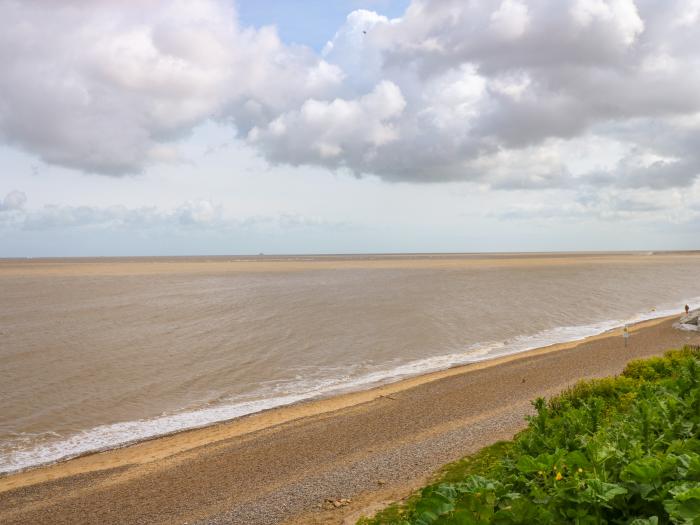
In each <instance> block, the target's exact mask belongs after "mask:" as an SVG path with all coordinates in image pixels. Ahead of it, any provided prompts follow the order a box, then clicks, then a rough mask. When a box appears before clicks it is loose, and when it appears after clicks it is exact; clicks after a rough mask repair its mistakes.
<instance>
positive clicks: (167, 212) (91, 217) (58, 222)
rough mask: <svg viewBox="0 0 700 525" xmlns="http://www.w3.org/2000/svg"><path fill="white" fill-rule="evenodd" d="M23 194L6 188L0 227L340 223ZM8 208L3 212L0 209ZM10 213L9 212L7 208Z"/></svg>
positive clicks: (142, 231)
mask: <svg viewBox="0 0 700 525" xmlns="http://www.w3.org/2000/svg"><path fill="white" fill-rule="evenodd" d="M25 202H26V196H25V195H24V193H22V192H17V191H14V192H11V193H9V194H8V195H7V196H6V197H5V199H4V200H3V201H0V231H3V232H5V233H7V232H10V231H14V232H56V231H64V232H65V231H74V232H90V231H93V232H100V231H104V232H132V233H134V234H138V235H141V236H143V235H159V234H176V235H188V234H189V233H197V234H198V233H204V232H208V233H217V234H222V235H226V234H229V233H234V232H242V231H251V230H255V231H258V232H270V231H272V232H284V231H288V230H292V229H314V228H339V227H342V226H343V225H342V223H338V222H333V221H328V220H326V219H323V218H321V217H316V216H306V215H301V214H298V213H293V212H281V213H278V214H271V215H249V216H237V215H234V214H231V213H226V210H225V209H224V207H223V206H222V205H221V204H218V203H215V202H213V201H211V200H207V199H204V200H188V201H185V202H183V203H181V204H179V205H177V206H174V207H172V208H158V207H155V206H144V207H129V206H123V205H116V206H105V207H100V206H87V205H84V206H70V205H59V204H47V205H44V206H42V207H39V208H35V209H28V208H26V207H25V205H24V203H25ZM4 212H8V213H4ZM9 212H12V213H9Z"/></svg>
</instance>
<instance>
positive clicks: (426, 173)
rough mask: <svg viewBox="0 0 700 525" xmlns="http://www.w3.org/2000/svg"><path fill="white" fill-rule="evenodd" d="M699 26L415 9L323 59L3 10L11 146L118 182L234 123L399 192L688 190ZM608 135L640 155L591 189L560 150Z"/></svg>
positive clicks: (48, 13)
mask: <svg viewBox="0 0 700 525" xmlns="http://www.w3.org/2000/svg"><path fill="white" fill-rule="evenodd" d="M696 11H697V2H691V1H689V0H670V1H669V2H663V3H661V2H634V1H633V0H569V1H561V0H542V1H538V2H528V3H526V2H522V1H520V0H502V1H501V2H498V3H494V2H491V1H487V0H478V1H474V2H463V1H461V0H414V1H413V2H411V4H410V6H409V7H408V9H407V11H406V12H405V14H404V16H402V17H401V18H397V19H393V20H392V19H388V18H387V17H385V16H382V15H381V14H378V13H374V12H372V11H368V10H357V11H355V12H353V13H350V15H349V16H348V17H347V20H346V22H345V23H344V24H343V26H342V27H340V28H338V29H337V31H335V35H334V37H333V38H332V39H331V41H330V42H329V43H328V44H327V45H326V47H325V49H324V51H323V53H322V54H320V55H319V54H316V53H314V52H313V51H312V50H311V49H309V48H305V47H303V46H296V45H294V46H293V45H287V44H285V43H284V42H282V41H280V39H279V36H278V34H277V32H276V30H275V29H274V28H272V27H262V28H246V27H242V26H241V24H240V23H239V21H238V20H237V16H236V12H235V9H234V7H233V6H232V4H231V3H230V2H226V1H224V0H194V1H192V2H185V1H183V0H163V1H159V2H156V1H151V2H143V3H142V2H139V3H125V2H117V1H116V0H104V1H102V2H97V3H89V4H85V3H81V2H62V3H60V5H56V4H55V3H51V4H49V3H47V2H43V1H38V0H34V1H28V2H17V1H10V0H0V16H2V18H3V20H4V21H5V24H4V27H5V31H3V32H2V34H0V59H2V61H3V66H4V69H3V75H2V76H1V77H0V139H2V140H4V141H5V142H6V143H9V144H14V145H17V146H19V147H21V148H23V149H25V150H26V151H29V152H31V153H33V154H35V155H37V156H39V157H40V158H41V159H43V160H44V161H45V162H47V163H50V164H59V165H62V166H69V167H73V168H77V169H80V170H83V171H87V172H97V173H103V174H113V175H115V174H125V173H133V172H139V171H141V170H143V169H144V167H146V166H149V165H152V164H154V163H161V162H174V161H181V160H183V158H186V156H185V155H184V154H183V153H182V152H181V151H180V150H179V149H178V146H179V144H180V141H181V140H182V138H183V137H186V136H187V135H188V134H189V133H190V132H191V130H192V129H193V128H194V127H195V126H198V125H200V124H202V123H203V122H206V121H208V120H216V121H218V122H220V123H226V124H227V125H230V126H231V133H232V134H233V133H237V134H238V136H239V137H243V138H246V139H247V140H248V144H249V145H251V146H253V147H255V148H257V151H258V152H259V153H261V154H262V155H263V156H264V157H265V158H266V159H267V160H269V161H272V162H273V163H286V164H292V165H318V166H322V167H328V168H332V169H336V168H342V169H349V170H351V171H352V172H354V173H356V174H374V175H377V176H379V177H381V178H383V179H385V180H390V181H412V182H435V181H452V180H470V181H476V182H478V183H480V184H483V185H485V186H492V187H499V188H507V187H512V188H524V187H531V188H542V187H563V186H567V185H571V184H577V183H580V182H582V183H585V184H592V183H597V184H602V185H608V186H618V187H645V188H657V189H662V188H666V187H680V186H685V187H687V186H689V185H691V184H692V183H693V181H694V180H696V177H697V175H698V167H699V166H700V154H698V151H700V149H699V148H698V146H699V144H698V140H697V139H696V138H695V137H696V136H697V133H698V126H697V125H688V123H687V119H686V122H681V121H682V119H683V118H684V117H686V116H687V115H696V114H699V113H700V60H699V59H700V57H699V56H698V55H697V52H696V51H695V50H696V49H698V48H699V47H700V31H699V30H698V29H700V28H699V27H698V17H697V16H696V15H694V14H693V13H696ZM684 13H685V14H684ZM686 15H687V16H686ZM691 15H692V16H691ZM67 27H70V28H71V30H70V31H66V30H65V28H67ZM37 123H40V125H37ZM659 129H663V131H664V134H663V136H662V137H661V138H660V134H659V132H658V130H659ZM589 137H595V140H596V141H603V142H604V141H608V142H609V143H610V144H611V146H610V147H611V148H612V147H613V145H615V144H619V143H624V144H626V145H628V146H629V147H628V150H629V151H628V152H627V153H626V154H625V159H623V158H622V157H620V158H618V159H617V160H616V162H613V163H612V164H610V163H608V166H607V167H606V168H605V169H600V170H591V172H590V173H588V174H587V177H585V178H582V179H581V180H578V179H576V180H574V179H572V175H571V174H572V173H573V172H574V171H576V170H575V169H574V165H575V164H576V162H577V160H576V155H575V154H574V155H572V154H571V153H570V150H572V149H573V148H568V150H569V153H567V148H565V147H559V146H558V147H559V150H558V151H557V152H556V154H554V153H553V150H552V144H554V143H558V142H557V141H563V142H564V143H570V144H578V143H579V142H580V141H582V140H586V139H587V138H589ZM664 137H668V139H665V138H664ZM639 155H656V156H658V157H660V158H672V159H675V160H674V161H673V162H672V163H669V162H665V163H661V164H656V165H649V166H646V165H644V166H641V167H640V166H638V164H639V163H637V162H636V161H635V160H634V159H635V158H636V157H637V156H639Z"/></svg>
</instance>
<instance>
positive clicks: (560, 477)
mask: <svg viewBox="0 0 700 525" xmlns="http://www.w3.org/2000/svg"><path fill="white" fill-rule="evenodd" d="M563 477H564V476H562V475H561V472H557V478H556V479H557V481H561V479H562V478H563Z"/></svg>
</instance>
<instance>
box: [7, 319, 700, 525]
mask: <svg viewBox="0 0 700 525" xmlns="http://www.w3.org/2000/svg"><path fill="white" fill-rule="evenodd" d="M672 322H673V319H659V320H651V321H645V322H642V323H639V324H638V325H635V326H633V327H632V328H631V337H630V341H629V345H628V347H627V348H625V347H624V345H623V340H622V335H621V331H620V330H619V329H618V330H614V331H611V332H608V333H605V334H601V335H598V336H594V337H591V338H588V339H586V340H584V341H581V342H575V343H567V344H563V345H554V346H550V347H546V348H542V349H537V350H533V351H529V352H526V353H521V354H517V355H512V356H505V357H501V358H498V359H494V360H490V361H485V362H481V363H475V364H471V365H465V366H462V367H457V368H452V369H449V370H445V371H439V372H434V373H431V374H426V375H422V376H419V377H414V378H410V379H407V380H404V381H400V382H397V383H394V384H390V385H385V386H381V387H378V388H374V389H371V390H367V391H363V392H356V393H348V394H343V395H340V396H335V397H332V398H329V399H322V400H315V401H307V402H301V403H297V404H295V405H292V406H289V407H281V408H277V409H273V410H269V411H265V412H262V413H258V414H253V415H250V416H246V417H243V418H239V419H236V420H234V421H231V422H228V423H222V424H218V425H214V426H211V427H207V428H203V429H196V430H191V431H186V432H181V433H177V434H174V435H172V436H166V437H161V438H157V439H154V440H151V441H147V442H143V443H139V444H136V445H133V446H131V447H126V448H121V449H117V450H111V451H106V452H102V453H97V454H91V455H87V456H84V457H81V458H77V459H73V460H70V461H66V462H62V463H58V464H55V465H51V466H47V467H43V468H39V469H34V470H29V471H27V472H23V473H17V474H12V475H9V476H5V477H3V478H1V479H0V522H2V523H8V524H9V523H251V524H266V523H319V524H320V523H344V522H347V523H352V522H354V520H355V519H356V518H357V517H359V516H360V515H361V514H362V513H371V512H372V511H373V510H376V509H377V508H380V507H381V506H382V505H384V504H386V503H387V502H390V501H393V500H396V499H399V498H401V497H403V496H405V495H407V494H408V493H410V491H411V490H412V489H414V488H416V487H418V486H420V485H421V484H422V483H423V482H425V480H426V479H427V478H428V477H429V476H430V475H431V474H432V473H433V472H435V470H436V469H438V468H439V467H440V466H441V465H443V464H445V463H447V462H449V461H453V460H456V459H458V458H460V457H462V456H464V455H466V454H469V453H471V452H474V451H476V450H478V449H479V448H481V447H483V446H485V445H488V444H490V443H493V442H495V441H497V440H501V439H508V438H510V437H512V436H513V435H514V434H515V433H516V432H518V431H519V430H521V429H522V428H523V427H524V425H525V421H524V416H525V415H527V414H528V413H530V400H531V399H534V398H536V397H538V396H551V395H553V394H556V393H557V392H560V391H561V390H562V389H565V388H566V387H567V386H570V385H572V384H573V383H575V382H576V381H578V380H580V379H585V378H593V377H603V376H608V375H614V374H617V373H619V372H620V371H621V370H622V369H623V368H624V365H625V363H627V362H628V361H629V360H630V359H634V358H639V357H646V356H651V355H658V354H660V353H662V352H663V351H665V350H666V349H669V348H673V347H679V346H682V345H683V344H700V336H699V335H698V334H695V333H692V334H691V333H688V332H680V331H677V330H675V329H673V328H672V327H671V324H672ZM340 499H350V500H351V501H350V502H349V503H346V504H344V505H342V506H339V507H337V508H336V507H335V506H334V505H333V504H332V503H331V502H332V501H336V502H337V501H339V500H340Z"/></svg>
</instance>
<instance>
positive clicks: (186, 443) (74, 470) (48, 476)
mask: <svg viewBox="0 0 700 525" xmlns="http://www.w3.org/2000/svg"><path fill="white" fill-rule="evenodd" d="M677 317H678V316H677V315H670V316H662V317H656V318H652V319H646V320H641V321H638V322H635V323H633V324H630V325H629V327H630V332H631V333H634V332H636V331H639V330H642V329H644V328H647V327H650V326H654V325H657V324H661V323H663V322H665V321H668V320H670V319H675V318H677ZM621 330H622V325H620V326H616V327H614V328H612V329H608V330H605V331H603V332H601V333H599V334H595V335H591V336H588V337H584V338H582V339H576V340H573V341H566V342H561V343H553V344H550V345H546V346H543V347H538V348H533V349H529V350H524V351H519V352H515V353H512V354H507V355H503V356H498V357H493V358H487V359H483V360H479V361H475V362H471V363H465V364H457V365H453V366H450V367H448V368H445V369H440V370H434V371H430V372H425V373H420V374H417V375H413V376H409V377H405V378H402V379H399V380H397V381H389V382H388V383H383V384H378V385H375V386H371V387H369V388H365V389H360V390H350V391H347V392H342V391H341V392H340V393H329V394H328V395H322V396H320V397H313V398H308V399H302V400H299V401H295V402H292V403H290V404H285V405H279V406H274V407H271V408H267V409H263V410H260V411H256V412H252V413H249V414H244V415H241V416H237V417H234V418H231V419H226V420H221V421H216V422H212V423H208V424H205V425H202V426H197V427H191V428H184V429H181V430H175V431H173V432H168V433H165V434H158V435H155V436H153V437H148V438H145V439H140V440H135V441H131V442H127V443H124V444H121V445H117V446H114V447H108V448H103V449H97V450H91V451H87V452H85V453H81V454H78V455H76V456H71V457H66V458H63V459H59V460H57V461H53V462H47V463H43V464H38V465H35V466H29V467H27V468H24V469H21V470H17V471H12V472H8V473H3V474H0V493H2V492H5V491H8V490H14V489H16V488H21V487H25V486H30V485H33V484H36V483H42V482H44V481H53V480H58V479H62V478H65V477H69V476H74V475H79V474H85V473H91V472H98V471H101V470H107V469H111V468H119V467H123V466H126V465H134V464H144V463H148V462H151V461H154V460H158V459H164V458H167V457H170V456H173V455H175V454H179V453H182V452H187V451H189V450H192V449H194V448H197V447H201V446H204V445H209V444H213V443H216V442H219V441H222V440H226V439H231V438H235V437H240V436H245V435H247V434H250V433H254V432H258V431H261V430H265V429H267V428H271V427H274V426H277V425H281V424H284V423H289V422H292V421H296V420H299V419H303V418H307V417H313V416H321V415H323V414H328V413H332V412H334V411H337V410H343V409H347V408H350V407H354V406H357V405H361V404H363V403H368V402H371V401H375V400H377V399H380V398H382V397H386V396H391V395H392V394H397V393H400V392H403V391H405V390H408V389H411V388H415V387H417V386H420V385H424V384H427V383H430V382H433V381H438V380H440V379H444V378H448V377H452V376H455V375H462V374H468V373H470V372H473V371H476V370H483V369H487V368H491V367H495V366H499V365H502V364H504V363H508V362H511V361H514V360H518V359H525V358H528V357H532V356H538V355H545V354H548V353H551V352H557V351H561V350H565V349H569V348H575V347H576V346H579V345H581V344H584V343H587V342H591V341H595V340H598V339H602V338H607V337H613V336H615V335H621Z"/></svg>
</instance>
